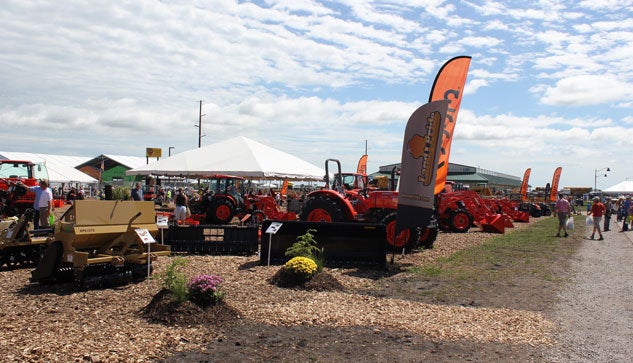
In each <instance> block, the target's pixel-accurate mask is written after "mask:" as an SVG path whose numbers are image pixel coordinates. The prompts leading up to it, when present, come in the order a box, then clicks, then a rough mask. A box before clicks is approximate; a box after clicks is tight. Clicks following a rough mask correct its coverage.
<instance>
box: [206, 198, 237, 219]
mask: <svg viewBox="0 0 633 363" xmlns="http://www.w3.org/2000/svg"><path fill="white" fill-rule="evenodd" d="M233 217H235V207H233V204H232V203H231V202H230V201H228V200H226V199H218V200H214V201H213V202H211V205H209V208H208V209H207V215H206V221H207V223H212V224H229V223H230V222H231V220H232V219H233Z"/></svg>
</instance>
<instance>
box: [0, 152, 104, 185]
mask: <svg viewBox="0 0 633 363" xmlns="http://www.w3.org/2000/svg"><path fill="white" fill-rule="evenodd" d="M0 159H2V160H24V161H32V162H35V163H38V162H40V163H44V164H45V165H46V169H47V170H48V180H49V181H50V182H51V183H70V182H76V183H82V184H93V183H98V182H99V181H98V180H97V179H95V178H93V177H91V176H90V175H88V174H86V173H84V172H82V171H80V170H77V169H75V168H74V167H75V166H76V165H78V164H80V163H83V162H85V161H86V160H88V159H89V158H88V157H81V156H65V155H48V154H35V153H23V152H9V151H0Z"/></svg>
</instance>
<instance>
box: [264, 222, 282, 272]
mask: <svg viewBox="0 0 633 363" xmlns="http://www.w3.org/2000/svg"><path fill="white" fill-rule="evenodd" d="M283 225H284V224H283V223H281V222H272V223H271V224H270V226H268V228H267V229H266V233H268V266H270V248H271V247H272V243H273V242H272V241H273V234H275V233H277V231H279V228H281V226H283Z"/></svg>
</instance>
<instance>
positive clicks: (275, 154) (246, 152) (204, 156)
mask: <svg viewBox="0 0 633 363" xmlns="http://www.w3.org/2000/svg"><path fill="white" fill-rule="evenodd" d="M125 174H126V175H163V176H186V177H190V178H196V177H205V176H209V175H211V174H229V175H236V176H242V177H247V178H259V179H293V180H322V179H323V176H324V175H325V171H324V170H323V169H321V168H319V167H317V166H314V165H312V164H310V163H308V162H307V161H304V160H301V159H299V158H298V157H296V156H294V155H290V154H288V153H285V152H283V151H280V150H277V149H274V148H272V147H270V146H266V145H264V144H261V143H259V142H257V141H254V140H251V139H249V138H246V137H243V136H240V137H236V138H233V139H229V140H225V141H222V142H218V143H215V144H212V145H207V146H204V147H200V148H197V149H192V150H188V151H185V152H182V153H179V154H175V155H172V156H171V157H168V158H166V159H163V160H159V161H156V162H154V163H150V164H147V165H143V166H141V167H138V168H134V169H131V170H128V171H126V172H125Z"/></svg>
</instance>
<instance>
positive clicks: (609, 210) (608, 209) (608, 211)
mask: <svg viewBox="0 0 633 363" xmlns="http://www.w3.org/2000/svg"><path fill="white" fill-rule="evenodd" d="M604 207H605V211H604V228H603V229H602V230H603V231H604V232H607V231H609V225H610V224H611V215H612V214H613V204H612V202H611V198H610V197H607V199H606V200H605V203H604Z"/></svg>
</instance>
